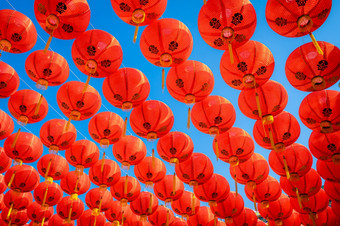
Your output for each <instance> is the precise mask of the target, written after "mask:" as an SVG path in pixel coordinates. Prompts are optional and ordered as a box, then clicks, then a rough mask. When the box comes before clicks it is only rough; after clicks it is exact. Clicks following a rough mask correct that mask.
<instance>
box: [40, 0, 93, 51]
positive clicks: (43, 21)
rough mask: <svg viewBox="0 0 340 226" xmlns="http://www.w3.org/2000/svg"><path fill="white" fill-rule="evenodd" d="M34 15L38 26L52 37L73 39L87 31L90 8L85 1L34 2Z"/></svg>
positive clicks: (55, 0) (49, 0)
mask: <svg viewBox="0 0 340 226" xmlns="http://www.w3.org/2000/svg"><path fill="white" fill-rule="evenodd" d="M34 14H35V18H36V19H37V21H38V23H39V24H40V26H41V27H42V28H43V29H44V30H45V31H46V32H47V33H48V34H49V35H50V38H49V40H48V41H47V44H46V46H45V51H47V49H48V47H49V45H50V43H51V40H52V37H56V38H59V39H74V38H76V37H78V36H79V35H81V34H82V33H83V32H85V30H86V29H87V27H88V25H89V23H90V16H91V12H90V7H89V5H88V3H87V1H86V0H71V1H60V0H52V1H51V0H35V1H34Z"/></svg>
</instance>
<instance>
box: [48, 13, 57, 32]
mask: <svg viewBox="0 0 340 226" xmlns="http://www.w3.org/2000/svg"><path fill="white" fill-rule="evenodd" d="M58 26H59V18H58V17H57V16H56V15H54V14H50V15H48V17H47V18H46V28H47V29H49V30H55V29H57V27H58Z"/></svg>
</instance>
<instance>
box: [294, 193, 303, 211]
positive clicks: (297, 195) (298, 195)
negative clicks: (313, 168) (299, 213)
mask: <svg viewBox="0 0 340 226" xmlns="http://www.w3.org/2000/svg"><path fill="white" fill-rule="evenodd" d="M295 193H296V197H297V200H298V203H299V206H300V208H301V209H302V202H301V196H300V194H299V189H297V188H295Z"/></svg>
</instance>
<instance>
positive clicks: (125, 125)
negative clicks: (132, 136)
mask: <svg viewBox="0 0 340 226" xmlns="http://www.w3.org/2000/svg"><path fill="white" fill-rule="evenodd" d="M126 127H127V117H125V120H124V133H123V136H124V137H125V136H126Z"/></svg>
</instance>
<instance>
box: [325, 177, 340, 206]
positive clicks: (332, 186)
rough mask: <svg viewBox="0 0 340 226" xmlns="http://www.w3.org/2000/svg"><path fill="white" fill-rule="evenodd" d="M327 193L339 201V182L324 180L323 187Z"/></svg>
mask: <svg viewBox="0 0 340 226" xmlns="http://www.w3.org/2000/svg"><path fill="white" fill-rule="evenodd" d="M323 189H325V192H326V193H327V195H328V196H329V197H330V198H331V199H332V200H335V201H337V202H340V184H339V183H335V182H331V181H328V180H325V183H324V188H323Z"/></svg>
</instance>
